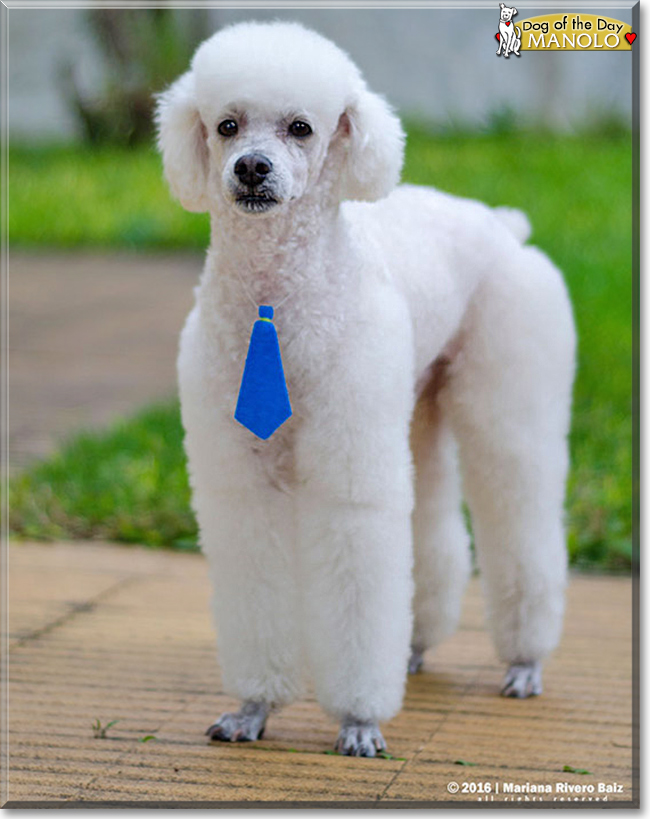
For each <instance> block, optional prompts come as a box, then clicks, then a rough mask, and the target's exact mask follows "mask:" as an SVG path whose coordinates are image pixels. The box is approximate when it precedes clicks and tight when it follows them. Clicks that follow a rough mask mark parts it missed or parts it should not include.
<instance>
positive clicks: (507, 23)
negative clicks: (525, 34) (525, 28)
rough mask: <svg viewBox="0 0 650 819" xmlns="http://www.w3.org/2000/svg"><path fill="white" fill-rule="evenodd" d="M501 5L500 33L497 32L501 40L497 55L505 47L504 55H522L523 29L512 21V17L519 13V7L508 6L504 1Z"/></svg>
mask: <svg viewBox="0 0 650 819" xmlns="http://www.w3.org/2000/svg"><path fill="white" fill-rule="evenodd" d="M499 6H500V7H501V16H500V18H499V33H498V34H497V38H498V40H499V50H498V51H497V57H498V56H499V54H501V49H504V51H503V56H504V57H509V56H510V54H511V53H512V54H516V55H517V57H521V54H520V53H519V48H520V46H521V29H520V28H518V27H517V26H516V25H515V24H514V23H513V22H512V18H513V17H514V16H515V14H517V9H516V8H514V7H513V8H508V6H506V5H504V4H503V3H499Z"/></svg>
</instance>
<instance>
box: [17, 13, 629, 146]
mask: <svg viewBox="0 0 650 819" xmlns="http://www.w3.org/2000/svg"><path fill="white" fill-rule="evenodd" d="M494 7H495V8H494V9H461V8H458V9H418V10H406V9H404V10H378V9H370V10H352V9H349V10H327V9H299V10H295V11H293V10H292V11H284V10H283V11H267V10H255V11H243V10H236V9H213V10H211V12H210V18H211V20H210V21H211V23H212V24H213V27H214V28H215V29H216V28H219V27H220V26H222V25H225V24H227V23H231V22H235V21H238V20H243V19H293V20H300V21H302V22H303V23H305V24H306V25H309V26H311V27H313V28H315V29H317V30H318V31H320V32H321V33H323V34H325V35H326V36H328V37H331V38H332V39H334V40H335V41H336V42H337V43H338V44H339V45H341V46H342V47H343V48H344V49H345V50H346V51H348V53H349V54H350V55H351V56H352V57H353V59H354V60H355V61H356V62H357V63H358V64H359V65H360V66H361V68H362V70H363V72H364V74H365V76H366V78H367V79H368V81H369V83H370V85H371V87H372V88H373V89H375V90H377V91H380V92H382V93H383V94H385V95H386V96H387V97H388V98H389V99H390V100H391V102H392V103H393V104H394V105H396V106H397V107H398V109H399V110H400V112H401V113H402V114H410V115H417V116H421V117H424V118H426V119H429V120H434V121H436V122H439V123H451V122H460V123H463V124H469V125H480V124H481V123H483V122H485V121H486V119H487V118H488V117H489V116H490V114H491V113H493V112H494V111H497V110H499V109H500V108H502V107H503V106H508V107H511V108H512V109H514V110H515V111H516V112H517V113H518V114H519V115H520V116H521V117H522V118H524V119H528V120H541V121H544V122H546V123H547V124H549V125H551V126H552V127H557V128H561V129H566V128H571V127H572V126H574V125H576V124H580V123H582V122H583V121H584V120H585V118H589V117H594V116H602V115H607V114H610V113H615V114H617V115H620V116H623V117H626V118H629V117H630V115H631V66H632V61H631V55H630V53H629V52H618V53H611V52H610V53H605V52H595V51H594V52H567V53H562V52H543V53H539V52H538V53H531V52H528V53H523V54H522V56H521V58H519V59H517V58H510V59H509V60H504V59H503V58H497V57H496V55H495V52H496V48H497V43H496V40H495V39H494V34H495V32H496V30H497V22H498V3H497V2H495V4H494ZM143 13H145V12H143ZM194 13H195V12H193V11H192V10H189V9H188V10H179V11H177V14H178V15H179V16H182V15H191V14H194ZM540 13H542V10H539V9H537V10H536V9H532V8H531V9H528V8H527V9H525V10H524V9H521V10H520V15H519V17H520V18H525V17H531V16H534V15H535V14H540ZM599 13H601V14H603V15H606V16H611V17H614V18H616V19H620V20H622V21H624V22H631V15H630V12H629V11H627V10H621V9H616V10H610V11H607V10H604V9H599ZM66 62H68V63H70V64H72V65H73V66H74V67H75V73H76V76H77V77H78V78H79V81H80V85H81V86H82V87H83V88H84V89H85V90H87V91H88V92H89V93H92V92H98V91H99V90H100V89H101V84H102V78H103V77H104V76H105V72H106V71H107V70H109V69H108V67H107V66H105V65H103V63H102V59H101V55H100V52H99V49H98V48H97V45H96V43H95V42H94V40H93V38H92V36H91V34H90V32H89V30H88V27H87V24H86V18H85V12H84V11H83V10H65V9H47V10H42V9H11V10H10V11H9V125H10V132H11V134H12V136H13V137H15V138H17V139H21V140H23V139H24V140H29V141H33V140H46V139H52V138H63V139H69V138H76V137H78V135H79V132H78V126H77V124H76V122H75V119H74V117H73V116H72V114H71V113H70V110H69V107H68V106H67V105H66V102H65V99H64V97H63V94H62V90H61V83H60V80H59V74H60V71H61V69H62V67H63V65H64V64H65V63H66ZM152 90H158V89H152Z"/></svg>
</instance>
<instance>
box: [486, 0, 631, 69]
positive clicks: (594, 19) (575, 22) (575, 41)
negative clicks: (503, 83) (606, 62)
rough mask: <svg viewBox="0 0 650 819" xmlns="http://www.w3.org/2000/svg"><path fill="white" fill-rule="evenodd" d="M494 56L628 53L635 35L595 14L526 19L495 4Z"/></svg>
mask: <svg viewBox="0 0 650 819" xmlns="http://www.w3.org/2000/svg"><path fill="white" fill-rule="evenodd" d="M499 8H500V12H499V30H498V31H497V33H496V35H495V37H496V39H497V41H498V43H499V48H498V50H497V56H504V57H508V56H509V55H510V54H514V55H515V56H517V57H520V56H521V51H631V50H632V43H633V42H634V41H635V40H636V39H637V35H636V33H635V32H634V31H632V27H631V26H630V25H629V23H623V22H622V21H621V20H614V19H612V18H611V17H603V16H601V15H597V14H583V13H582V12H573V13H566V14H544V15H542V16H540V17H530V18H529V19H527V20H518V21H517V23H516V24H515V22H514V20H513V18H514V16H515V15H516V14H518V11H517V9H516V8H514V6H513V7H509V6H506V5H505V4H504V3H500V4H499Z"/></svg>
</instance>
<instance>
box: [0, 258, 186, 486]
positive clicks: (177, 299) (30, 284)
mask: <svg viewBox="0 0 650 819" xmlns="http://www.w3.org/2000/svg"><path fill="white" fill-rule="evenodd" d="M201 266H202V257H201V256H200V255H194V256H192V255H188V254H176V255H169V254H166V255H156V254H153V255H151V254H147V255H144V254H125V253H113V254H110V255H101V254H89V253H87V254H84V253H82V254H79V253H74V254H62V253H47V254H42V255H39V254H21V253H11V255H10V259H9V466H10V469H11V470H12V471H15V470H17V469H19V468H20V467H21V466H23V465H24V464H25V463H27V462H28V461H29V460H31V459H33V458H34V457H41V456H43V455H46V454H48V453H49V452H50V451H51V450H52V449H53V447H54V446H55V444H56V443H57V441H58V440H59V439H60V437H62V436H65V435H67V434H69V433H70V432H73V431H77V430H78V429H79V427H101V426H104V425H105V424H106V423H108V422H110V421H112V420H113V419H115V418H116V417H118V416H119V415H121V414H124V413H128V412H131V411H132V410H133V409H135V408H136V407H138V406H140V405H141V404H142V403H143V402H145V401H149V400H152V399H155V398H159V397H166V396H168V395H172V394H173V393H174V391H175V389H176V373H175V365H176V348H177V345H178V334H179V332H180V329H181V327H182V325H183V320H184V318H185V315H186V314H187V313H188V311H189V308H190V305H191V303H192V288H193V287H194V285H195V284H196V282H197V280H198V275H199V272H200V270H201Z"/></svg>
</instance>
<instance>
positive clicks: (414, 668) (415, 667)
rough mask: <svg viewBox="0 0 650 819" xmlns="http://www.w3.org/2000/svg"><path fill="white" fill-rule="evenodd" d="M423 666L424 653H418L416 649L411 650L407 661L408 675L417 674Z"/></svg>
mask: <svg viewBox="0 0 650 819" xmlns="http://www.w3.org/2000/svg"><path fill="white" fill-rule="evenodd" d="M423 665H424V651H420V650H419V649H417V648H412V649H411V657H410V659H409V664H408V672H409V674H417V673H418V671H420V670H421V668H422V666H423Z"/></svg>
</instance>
